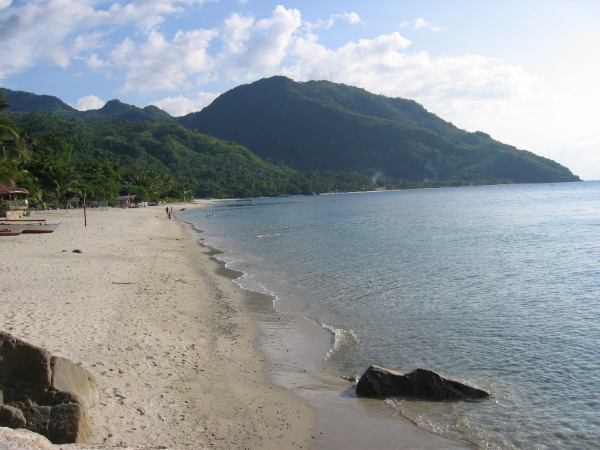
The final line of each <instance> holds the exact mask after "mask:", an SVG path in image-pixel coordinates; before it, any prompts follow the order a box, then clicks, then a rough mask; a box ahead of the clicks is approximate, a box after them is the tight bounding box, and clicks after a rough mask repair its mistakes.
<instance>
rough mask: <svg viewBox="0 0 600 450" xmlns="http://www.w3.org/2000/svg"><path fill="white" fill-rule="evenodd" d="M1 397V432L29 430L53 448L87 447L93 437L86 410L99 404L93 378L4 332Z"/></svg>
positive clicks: (0, 353)
mask: <svg viewBox="0 0 600 450" xmlns="http://www.w3.org/2000/svg"><path fill="white" fill-rule="evenodd" d="M0 392H1V393H2V395H1V396H0V407H1V408H2V413H1V414H0V427H3V426H4V427H10V428H25V429H27V430H29V431H33V432H36V433H39V434H41V435H43V436H45V437H46V438H48V439H49V440H50V441H51V442H53V443H55V444H68V443H85V442H86V441H87V440H88V438H89V437H90V435H91V433H92V428H91V427H92V423H91V420H90V417H89V415H88V408H91V407H92V406H94V405H95V404H96V403H98V401H99V399H100V395H99V392H98V387H97V386H96V381H95V380H94V377H93V375H92V374H91V373H89V372H88V371H87V370H85V369H84V368H83V367H81V366H80V365H77V364H75V363H73V362H72V361H70V360H68V359H66V358H62V357H57V356H52V355H51V354H50V352H48V351H47V350H45V349H43V348H41V347H36V346H34V345H31V344H29V343H27V342H24V341H22V340H20V339H17V338H15V337H14V336H12V335H11V334H9V333H6V332H3V331H0ZM14 409H17V410H20V412H21V413H22V416H23V419H24V421H20V420H19V414H18V413H17V412H15V411H14Z"/></svg>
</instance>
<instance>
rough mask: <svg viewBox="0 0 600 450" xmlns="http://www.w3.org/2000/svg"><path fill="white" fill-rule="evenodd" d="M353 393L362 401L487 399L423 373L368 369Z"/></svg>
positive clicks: (479, 391)
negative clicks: (414, 398)
mask: <svg viewBox="0 0 600 450" xmlns="http://www.w3.org/2000/svg"><path fill="white" fill-rule="evenodd" d="M356 393H357V394H358V395H360V396H363V397H380V398H384V397H405V396H407V397H417V398H422V399H427V400H463V399H481V398H486V397H489V395H490V393H489V392H487V391H484V390H482V389H479V388H476V387H473V386H470V385H468V384H466V383H463V382H461V381H457V380H452V379H450V378H446V377H444V376H442V375H440V374H439V373H436V372H433V371H432V370H427V369H416V370H414V371H412V372H409V373H401V372H396V371H395V370H389V369H385V368H383V367H379V366H370V367H369V368H368V369H367V370H366V371H365V373H364V374H363V375H362V376H361V377H360V379H359V380H358V384H357V385H356Z"/></svg>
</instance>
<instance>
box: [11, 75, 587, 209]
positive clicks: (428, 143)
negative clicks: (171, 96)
mask: <svg viewBox="0 0 600 450" xmlns="http://www.w3.org/2000/svg"><path fill="white" fill-rule="evenodd" d="M5 93H6V102H5V101H3V100H2V97H0V110H2V113H1V115H0V144H1V153H0V182H3V183H4V184H7V183H8V184H14V183H18V184H19V185H20V186H23V187H26V188H27V189H28V190H29V191H30V193H31V198H32V199H33V200H37V201H54V202H60V201H64V200H66V199H68V198H70V197H73V196H82V195H83V194H85V195H86V196H87V197H88V198H90V199H98V200H109V199H112V198H113V197H115V196H117V195H126V194H136V195H138V196H139V197H140V198H141V199H142V200H158V199H171V200H176V199H182V198H183V196H184V194H183V193H184V192H186V193H187V194H186V196H187V198H191V197H192V196H196V197H216V198H226V197H258V196H280V195H299V194H311V193H322V192H330V191H355V190H356V191H359V190H367V189H373V188H374V187H375V186H385V187H387V188H415V187H436V186H460V185H467V184H494V183H523V182H559V181H577V180H579V179H578V177H576V176H575V175H573V174H572V173H571V172H570V171H569V170H568V169H566V168H565V167H563V166H561V165H559V164H557V163H555V162H554V161H551V160H548V159H546V158H542V157H539V156H536V155H534V154H533V153H530V152H527V151H523V150H517V149H516V148H514V147H511V146H508V145H505V144H502V143H500V142H497V141H495V140H493V139H491V138H490V136H488V135H487V134H485V133H482V132H476V133H468V132H466V131H464V130H460V129H458V128H456V127H455V126H454V125H452V124H451V123H449V122H446V121H444V120H442V119H440V118H439V117H437V116H435V115H434V114H431V113H429V112H427V111H426V110H425V109H424V108H423V107H422V106H421V105H419V104H418V103H416V102H414V101H412V100H405V99H400V98H395V99H392V98H387V97H384V96H379V95H374V94H371V93H369V92H366V91H364V90H363V89H358V88H354V87H350V86H345V85H341V84H335V83H330V82H326V81H311V82H306V83H296V82H294V81H292V80H289V79H288V78H285V77H273V78H269V79H263V80H259V81H257V82H255V83H252V84H250V85H243V86H239V87H237V88H235V89H232V90H231V91H229V92H227V93H225V94H223V95H221V96H220V97H219V98H218V99H217V100H215V101H214V102H213V103H212V104H211V105H210V106H209V107H207V108H205V109H204V110H202V111H200V112H197V113H192V114H189V115H187V116H185V117H180V118H174V117H171V116H170V115H169V114H167V113H166V112H164V111H162V110H160V109H159V108H157V107H155V106H148V107H146V108H143V109H142V108H137V107H135V106H131V105H126V104H124V103H122V102H120V101H118V100H111V101H109V102H107V103H106V104H105V105H104V107H103V108H101V109H99V110H92V111H83V112H82V111H77V110H76V109H74V108H72V107H71V106H69V105H67V104H65V103H64V102H62V101H61V100H59V99H57V98H55V97H51V96H46V95H35V94H30V93H26V92H18V91H10V90H8V89H6V90H5ZM7 102H8V103H10V108H9V107H8V106H9V105H8V103H7ZM375 179H376V181H373V180H375Z"/></svg>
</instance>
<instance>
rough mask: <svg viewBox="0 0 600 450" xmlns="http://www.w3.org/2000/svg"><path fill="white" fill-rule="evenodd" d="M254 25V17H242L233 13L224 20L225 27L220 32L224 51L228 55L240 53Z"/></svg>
mask: <svg viewBox="0 0 600 450" xmlns="http://www.w3.org/2000/svg"><path fill="white" fill-rule="evenodd" d="M253 25H254V17H251V16H242V15H241V14H237V13H234V14H232V15H231V17H229V18H228V19H226V20H225V26H224V27H223V30H222V32H221V36H222V39H223V41H224V43H225V46H226V50H227V51H228V52H230V53H236V54H237V53H241V52H242V51H243V49H244V46H245V44H246V42H247V41H248V39H249V38H250V34H251V32H252V26H253Z"/></svg>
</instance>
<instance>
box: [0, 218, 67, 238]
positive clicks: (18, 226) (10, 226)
mask: <svg viewBox="0 0 600 450" xmlns="http://www.w3.org/2000/svg"><path fill="white" fill-rule="evenodd" d="M26 222H27V223H26ZM59 225H60V223H46V219H0V228H2V229H4V230H10V233H11V234H2V236H18V235H19V234H44V233H53V232H54V230H56V228H57V227H58V226H59ZM6 233H8V232H6Z"/></svg>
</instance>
